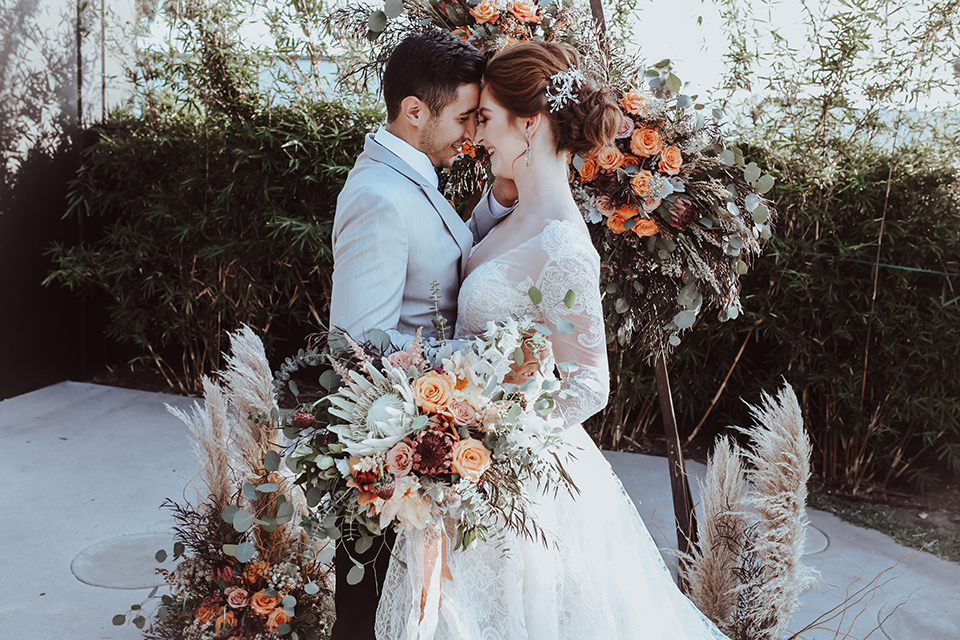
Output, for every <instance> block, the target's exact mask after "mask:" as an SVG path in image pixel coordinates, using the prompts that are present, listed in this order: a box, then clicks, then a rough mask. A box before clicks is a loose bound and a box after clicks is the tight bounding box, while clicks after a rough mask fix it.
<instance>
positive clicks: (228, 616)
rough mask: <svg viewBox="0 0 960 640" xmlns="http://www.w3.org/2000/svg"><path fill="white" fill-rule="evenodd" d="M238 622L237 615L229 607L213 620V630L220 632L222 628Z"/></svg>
mask: <svg viewBox="0 0 960 640" xmlns="http://www.w3.org/2000/svg"><path fill="white" fill-rule="evenodd" d="M236 624H237V615H236V614H235V613H234V612H233V611H230V610H229V609H228V610H226V611H224V612H223V613H221V614H220V615H219V616H217V619H216V620H214V621H213V630H214V632H216V633H220V629H222V628H223V627H232V626H234V625H236Z"/></svg>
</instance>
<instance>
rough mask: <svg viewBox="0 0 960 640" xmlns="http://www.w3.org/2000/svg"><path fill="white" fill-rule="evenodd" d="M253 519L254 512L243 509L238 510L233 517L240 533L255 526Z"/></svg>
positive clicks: (234, 524) (235, 526) (235, 527)
mask: <svg viewBox="0 0 960 640" xmlns="http://www.w3.org/2000/svg"><path fill="white" fill-rule="evenodd" d="M253 521H254V517H253V514H252V513H250V512H249V511H246V510H244V509H241V510H240V511H237V515H235V516H234V517H233V528H234V529H235V530H236V531H238V532H239V533H243V532H244V531H246V530H247V529H249V528H250V527H252V526H253Z"/></svg>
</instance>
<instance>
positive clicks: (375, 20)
mask: <svg viewBox="0 0 960 640" xmlns="http://www.w3.org/2000/svg"><path fill="white" fill-rule="evenodd" d="M386 28H387V14H386V13H384V12H383V11H374V12H373V13H371V14H370V18H369V19H368V20H367V29H369V30H370V32H371V33H374V34H380V33H383V30H384V29H386Z"/></svg>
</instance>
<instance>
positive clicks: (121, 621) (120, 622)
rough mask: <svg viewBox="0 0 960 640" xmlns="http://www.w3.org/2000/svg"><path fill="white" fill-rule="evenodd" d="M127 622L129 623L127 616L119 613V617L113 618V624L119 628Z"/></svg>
mask: <svg viewBox="0 0 960 640" xmlns="http://www.w3.org/2000/svg"><path fill="white" fill-rule="evenodd" d="M126 622H127V616H125V615H124V614H122V613H118V614H117V615H115V616H113V624H115V625H116V626H118V627H119V626H120V625H123V624H126Z"/></svg>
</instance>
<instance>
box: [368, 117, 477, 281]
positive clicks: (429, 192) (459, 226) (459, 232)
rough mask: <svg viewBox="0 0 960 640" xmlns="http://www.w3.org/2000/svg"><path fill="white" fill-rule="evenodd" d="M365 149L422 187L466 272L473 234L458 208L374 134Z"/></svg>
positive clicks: (370, 136)
mask: <svg viewBox="0 0 960 640" xmlns="http://www.w3.org/2000/svg"><path fill="white" fill-rule="evenodd" d="M363 150H364V152H366V154H367V155H369V156H370V158H371V159H372V160H375V161H377V162H381V163H383V164H385V165H387V166H389V167H390V168H392V169H393V170H394V171H397V172H398V173H400V174H402V175H404V176H406V177H407V178H408V179H410V180H411V181H412V182H414V183H416V184H417V186H419V187H420V190H421V191H423V194H424V195H425V196H426V198H427V200H428V201H429V202H430V204H431V205H433V208H434V209H436V210H437V213H438V214H439V216H440V219H441V220H442V221H443V224H444V226H445V227H446V228H447V231H449V232H450V235H451V236H453V239H454V240H455V241H456V243H457V245H458V246H459V247H460V275H461V276H462V275H463V274H464V273H465V272H466V268H467V258H469V257H470V248H471V247H472V246H473V234H472V233H471V232H470V228H469V227H467V225H466V223H465V222H464V221H463V220H461V219H460V216H459V215H458V214H457V212H456V210H455V209H454V208H453V207H452V206H450V203H449V202H447V200H446V199H445V198H444V197H443V196H442V195H440V192H439V191H437V189H436V187H434V186H433V185H432V184H430V183H429V182H427V180H426V178H424V177H423V176H422V175H420V173H419V172H418V171H417V170H416V169H414V168H413V167H411V166H410V165H409V164H407V163H406V162H404V161H403V160H401V159H400V158H399V157H397V156H396V155H395V154H394V153H392V152H391V151H389V150H387V149H386V148H384V147H383V146H382V145H381V144H379V143H378V142H377V141H376V140H374V139H373V134H368V135H367V139H366V142H365V144H364V147H363Z"/></svg>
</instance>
